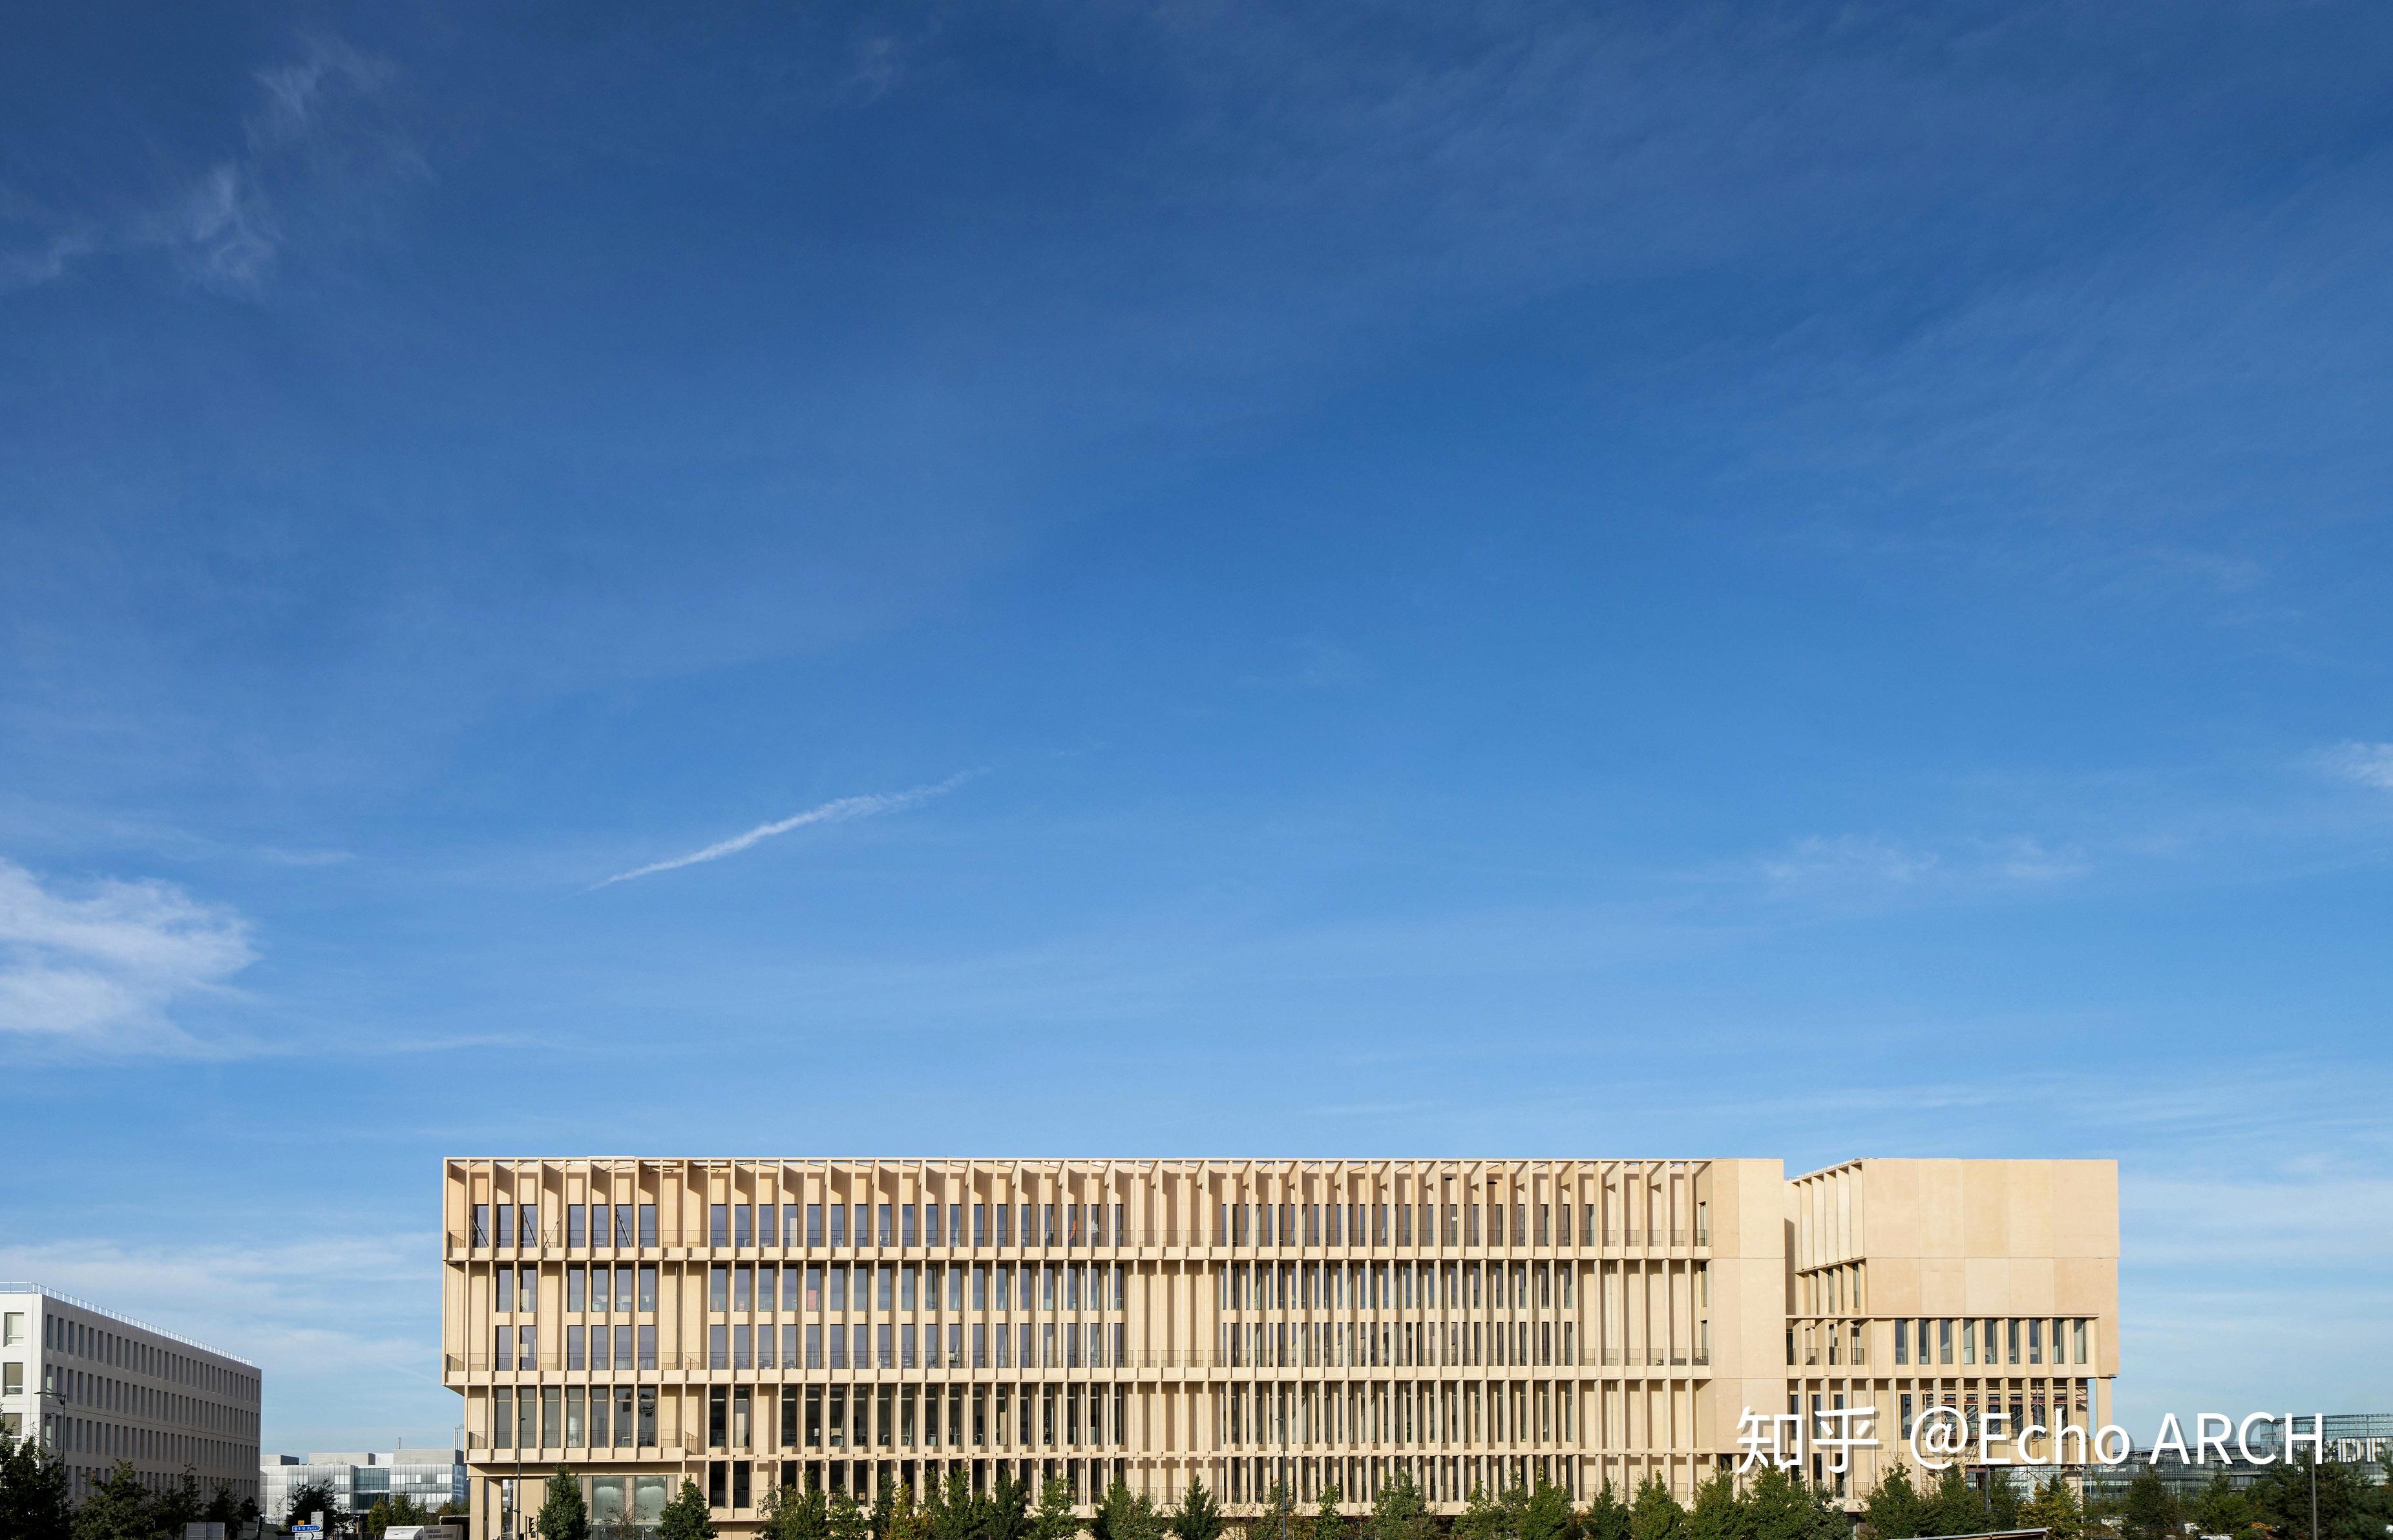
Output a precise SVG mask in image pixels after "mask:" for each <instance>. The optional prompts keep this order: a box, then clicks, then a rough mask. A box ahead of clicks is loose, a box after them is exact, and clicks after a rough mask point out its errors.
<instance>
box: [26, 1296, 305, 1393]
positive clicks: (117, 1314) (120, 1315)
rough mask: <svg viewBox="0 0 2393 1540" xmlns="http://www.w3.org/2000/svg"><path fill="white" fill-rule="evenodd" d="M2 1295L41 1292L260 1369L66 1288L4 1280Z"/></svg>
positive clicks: (63, 1301) (69, 1303)
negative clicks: (82, 1296)
mask: <svg viewBox="0 0 2393 1540" xmlns="http://www.w3.org/2000/svg"><path fill="white" fill-rule="evenodd" d="M0 1294H38V1295H41V1296H42V1297H43V1298H45V1299H56V1300H57V1301H58V1302H59V1303H60V1304H62V1305H72V1306H73V1307H74V1308H75V1309H77V1310H81V1311H89V1312H91V1313H92V1314H94V1315H98V1316H103V1317H105V1318H107V1319H108V1320H111V1321H113V1322H115V1323H116V1324H117V1325H122V1326H131V1327H132V1328H133V1329H134V1330H136V1331H146V1332H148V1333H149V1334H150V1336H152V1337H163V1338H165V1339H166V1340H167V1341H169V1342H179V1343H181V1344H182V1345H183V1346H184V1347H187V1348H195V1349H197V1350H198V1351H201V1352H203V1353H206V1354H208V1355H209V1356H210V1357H212V1358H221V1359H223V1360H224V1361H225V1362H226V1363H228V1364H239V1365H241V1366H242V1368H244V1369H248V1370H250V1371H252V1372H253V1373H255V1371H256V1368H257V1365H256V1364H252V1363H251V1362H250V1361H249V1360H247V1359H245V1358H235V1357H234V1356H233V1355H232V1354H230V1353H229V1352H226V1351H224V1350H223V1349H221V1348H211V1347H209V1346H208V1345H207V1344H206V1343H204V1342H203V1341H201V1340H199V1338H193V1337H185V1336H184V1335H183V1334H182V1333H181V1332H178V1331H168V1330H167V1329H166V1328H165V1327H163V1326H153V1325H150V1323H149V1322H147V1321H142V1320H137V1319H136V1318H135V1317H133V1316H130V1315H127V1314H125V1313H124V1312H122V1311H116V1310H111V1309H109V1308H108V1307H107V1306H106V1305H96V1304H93V1303H92V1302H91V1301H90V1300H88V1299H83V1298H81V1297H79V1296H77V1295H72V1294H69V1293H68V1292H67V1291H66V1290H64V1289H62V1288H51V1287H50V1286H47V1285H46V1284H26V1283H0Z"/></svg>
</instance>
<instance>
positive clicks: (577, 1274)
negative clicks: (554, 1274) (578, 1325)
mask: <svg viewBox="0 0 2393 1540" xmlns="http://www.w3.org/2000/svg"><path fill="white" fill-rule="evenodd" d="M588 1276H589V1274H588V1273H587V1272H584V1271H583V1270H582V1269H581V1268H578V1267H569V1268H567V1269H566V1270H565V1308H566V1309H567V1310H569V1311H571V1312H575V1313H577V1314H579V1313H580V1312H582V1311H583V1310H585V1309H587V1308H588V1301H587V1300H586V1299H584V1298H583V1290H582V1285H583V1284H584V1282H585V1281H586V1280H587V1278H588ZM600 1276H601V1277H604V1276H605V1274H604V1273H601V1274H600Z"/></svg>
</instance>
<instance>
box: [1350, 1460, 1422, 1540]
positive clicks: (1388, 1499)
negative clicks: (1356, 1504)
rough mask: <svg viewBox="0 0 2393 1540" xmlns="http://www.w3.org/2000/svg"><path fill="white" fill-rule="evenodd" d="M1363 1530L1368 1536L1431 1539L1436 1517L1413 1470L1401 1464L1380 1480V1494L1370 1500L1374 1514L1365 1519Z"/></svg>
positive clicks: (1396, 1539) (1394, 1539) (1372, 1539)
mask: <svg viewBox="0 0 2393 1540" xmlns="http://www.w3.org/2000/svg"><path fill="white" fill-rule="evenodd" d="M1364 1533H1366V1535H1368V1536H1369V1540H1432V1536H1434V1535H1435V1534H1436V1533H1437V1521H1436V1520H1433V1519H1432V1518H1431V1517H1430V1514H1429V1504H1427V1503H1426V1502H1423V1501H1422V1500H1421V1494H1420V1488H1419V1487H1418V1486H1416V1485H1414V1484H1413V1474H1412V1472H1411V1471H1409V1470H1406V1469H1403V1468H1398V1469H1397V1471H1396V1473H1395V1474H1394V1475H1393V1476H1392V1477H1390V1478H1389V1479H1388V1480H1387V1481H1383V1482H1381V1483H1380V1494H1379V1495H1378V1496H1377V1497H1375V1498H1373V1499H1372V1500H1371V1517H1370V1518H1369V1519H1367V1520H1364Z"/></svg>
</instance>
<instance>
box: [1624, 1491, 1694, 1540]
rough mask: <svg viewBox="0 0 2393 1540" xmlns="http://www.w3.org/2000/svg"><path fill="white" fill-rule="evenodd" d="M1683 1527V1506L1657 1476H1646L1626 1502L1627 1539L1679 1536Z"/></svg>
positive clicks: (1662, 1539) (1667, 1539)
mask: <svg viewBox="0 0 2393 1540" xmlns="http://www.w3.org/2000/svg"><path fill="white" fill-rule="evenodd" d="M1686 1527H1687V1510H1686V1509H1685V1508H1682V1507H1680V1506H1679V1499H1677V1498H1676V1497H1673V1496H1671V1495H1670V1489H1669V1488H1668V1487H1667V1486H1664V1485H1663V1484H1662V1479H1661V1478H1660V1477H1658V1476H1648V1477H1646V1478H1645V1480H1644V1481H1642V1482H1641V1483H1640V1484H1639V1486H1638V1488H1637V1500H1636V1501H1635V1502H1633V1503H1631V1504H1629V1505H1628V1535H1629V1540H1681V1537H1682V1536H1683V1535H1684V1533H1685V1532H1686Z"/></svg>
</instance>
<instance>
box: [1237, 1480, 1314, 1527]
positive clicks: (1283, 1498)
mask: <svg viewBox="0 0 2393 1540" xmlns="http://www.w3.org/2000/svg"><path fill="white" fill-rule="evenodd" d="M1302 1533H1303V1532H1302V1528H1301V1526H1300V1525H1299V1524H1298V1523H1297V1521H1296V1498H1295V1497H1294V1496H1293V1495H1292V1494H1290V1493H1289V1492H1288V1483H1287V1482H1285V1481H1274V1482H1272V1486H1271V1491H1270V1493H1269V1494H1266V1495H1265V1496H1264V1498H1263V1510H1262V1513H1261V1514H1259V1515H1257V1516H1256V1518H1255V1520H1254V1522H1252V1523H1250V1524H1249V1525H1248V1526H1247V1534H1248V1535H1249V1540H1302Z"/></svg>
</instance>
